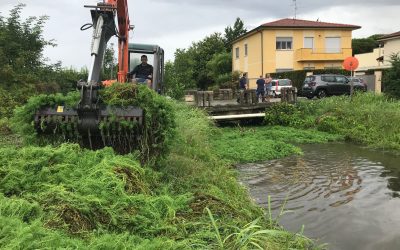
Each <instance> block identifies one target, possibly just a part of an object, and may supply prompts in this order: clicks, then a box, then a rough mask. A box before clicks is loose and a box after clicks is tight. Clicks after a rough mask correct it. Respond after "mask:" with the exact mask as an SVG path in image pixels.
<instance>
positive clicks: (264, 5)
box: [0, 0, 400, 69]
mask: <svg viewBox="0 0 400 250" xmlns="http://www.w3.org/2000/svg"><path fill="white" fill-rule="evenodd" d="M97 2H98V1H96V0H40V1H37V0H36V1H35V0H21V1H20V0H0V12H1V15H2V16H8V12H9V10H10V9H11V8H12V7H13V6H15V5H17V4H18V3H25V4H26V5H27V6H26V7H25V8H24V10H23V12H22V16H23V18H26V17H28V16H40V15H48V16H49V17H50V19H49V21H47V23H46V25H45V33H44V36H45V38H46V39H54V40H55V41H56V43H57V44H58V46H57V47H55V48H47V49H46V50H45V56H46V57H48V58H49V59H50V62H57V61H62V63H63V66H65V67H69V66H73V67H74V68H76V69H79V68H81V67H84V66H88V65H89V61H90V41H91V30H88V31H86V32H82V31H80V29H79V28H80V27H81V26H82V25H83V24H85V23H88V22H90V21H91V18H90V12H89V10H88V9H85V8H83V5H85V4H96V3H97ZM128 4H129V14H130V18H131V24H133V25H135V30H134V32H133V33H131V35H130V37H131V39H130V42H137V43H152V44H158V45H160V46H161V47H163V48H164V50H165V52H166V59H167V60H173V58H174V52H175V50H176V49H177V48H187V47H189V46H190V45H191V43H192V42H193V41H198V40H201V39H202V38H204V37H205V36H206V35H209V34H211V33H213V32H221V33H222V32H223V31H224V28H225V27H226V26H228V25H233V23H234V21H235V19H236V17H240V18H241V19H242V20H243V21H244V23H245V26H246V28H247V29H248V30H250V29H252V28H255V27H257V26H259V25H261V24H263V23H265V22H269V21H274V20H277V19H281V18H293V17H294V9H295V8H294V4H293V0H280V1H270V0H240V1H239V0H181V1H178V0H128ZM297 7H298V10H297V18H299V19H306V20H317V19H318V18H319V20H320V21H323V22H335V23H344V24H354V25H360V26H362V28H361V29H359V30H356V31H354V32H353V37H358V38H359V37H367V36H370V35H372V34H377V33H393V32H397V31H400V18H399V13H400V1H399V0H380V1H377V0H352V1H349V0H331V1H324V0H297ZM111 41H112V42H113V43H115V44H116V43H117V40H116V38H113V39H112V40H111Z"/></svg>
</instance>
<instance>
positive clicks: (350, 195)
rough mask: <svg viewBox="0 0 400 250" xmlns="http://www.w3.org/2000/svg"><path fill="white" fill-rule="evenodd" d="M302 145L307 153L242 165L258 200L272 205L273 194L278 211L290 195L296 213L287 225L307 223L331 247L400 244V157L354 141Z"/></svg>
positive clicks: (311, 233) (286, 218)
mask: <svg viewBox="0 0 400 250" xmlns="http://www.w3.org/2000/svg"><path fill="white" fill-rule="evenodd" d="M302 148H303V151H304V152H305V154H304V156H299V157H289V158H285V159H281V160H275V161H268V162H265V163H258V164H244V165H240V166H238V169H239V171H240V173H241V174H240V179H241V181H242V182H243V183H245V184H246V185H248V186H249V188H250V192H251V194H252V196H253V197H254V199H255V200H256V202H258V203H259V204H261V205H262V206H264V207H267V197H268V195H271V196H272V200H273V201H272V209H273V211H274V213H275V214H277V213H278V212H279V209H280V206H281V204H283V203H284V201H285V200H287V205H286V209H288V210H291V211H293V213H290V214H287V215H285V216H284V217H283V218H282V220H281V224H283V225H284V226H285V227H287V228H288V229H290V230H293V231H297V230H298V229H299V228H300V227H301V226H302V225H303V224H304V225H306V233H307V234H308V235H309V236H310V237H314V238H320V239H321V240H322V241H323V242H328V243H330V248H331V249H374V247H378V245H379V246H380V247H381V246H384V248H385V249H400V245H398V244H397V243H400V242H399V240H398V238H400V232H398V231H399V228H400V213H397V212H396V211H397V210H398V207H400V199H398V197H399V190H400V166H399V164H400V157H396V156H393V155H387V154H383V153H380V152H378V151H372V150H367V149H365V148H361V147H358V146H354V145H349V144H327V145H305V146H304V147H302ZM396 237H398V238H396ZM355 240H358V241H357V242H355ZM378 242H379V243H378ZM377 244H378V245H377Z"/></svg>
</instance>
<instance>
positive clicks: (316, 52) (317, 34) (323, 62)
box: [232, 18, 361, 87]
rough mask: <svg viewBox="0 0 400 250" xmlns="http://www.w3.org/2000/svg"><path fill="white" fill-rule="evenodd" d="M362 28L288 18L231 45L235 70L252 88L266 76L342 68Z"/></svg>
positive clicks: (247, 34) (253, 32) (240, 38)
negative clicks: (248, 79)
mask: <svg viewBox="0 0 400 250" xmlns="http://www.w3.org/2000/svg"><path fill="white" fill-rule="evenodd" d="M359 28H361V27H360V26H355V25H348V24H336V23H325V22H314V21H306V20H299V19H289V18H286V19H281V20H278V21H274V22H270V23H265V24H263V25H261V26H259V27H257V28H255V29H253V30H251V31H249V32H247V33H246V34H244V35H242V36H240V37H239V38H237V39H236V40H235V41H233V42H232V53H233V55H232V68H233V70H234V71H240V72H248V75H249V78H250V87H254V86H255V81H256V79H257V78H258V77H259V76H260V75H265V74H266V73H274V72H284V71H292V70H303V69H305V70H313V69H324V68H341V67H342V63H343V61H344V59H346V58H347V57H349V56H351V55H352V48H351V39H352V31H353V30H355V29H359Z"/></svg>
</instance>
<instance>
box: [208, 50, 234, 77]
mask: <svg viewBox="0 0 400 250" xmlns="http://www.w3.org/2000/svg"><path fill="white" fill-rule="evenodd" d="M231 73H232V53H229V52H221V53H218V54H214V56H213V58H212V59H211V60H210V61H208V62H207V75H208V76H209V77H211V78H212V79H213V80H214V81H215V82H216V83H217V84H221V83H225V82H227V81H230V80H231V78H232V77H231Z"/></svg>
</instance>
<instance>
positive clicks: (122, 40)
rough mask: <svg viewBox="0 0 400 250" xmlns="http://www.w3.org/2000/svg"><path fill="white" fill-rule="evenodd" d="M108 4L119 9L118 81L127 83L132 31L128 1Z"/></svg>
mask: <svg viewBox="0 0 400 250" xmlns="http://www.w3.org/2000/svg"><path fill="white" fill-rule="evenodd" d="M106 3H107V4H110V5H112V6H113V8H116V9H117V20H118V30H119V34H118V81H119V82H126V75H127V74H128V70H129V63H128V58H129V56H128V49H129V31H130V30H131V29H132V26H131V25H130V20H129V12H128V2H127V0H106Z"/></svg>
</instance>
